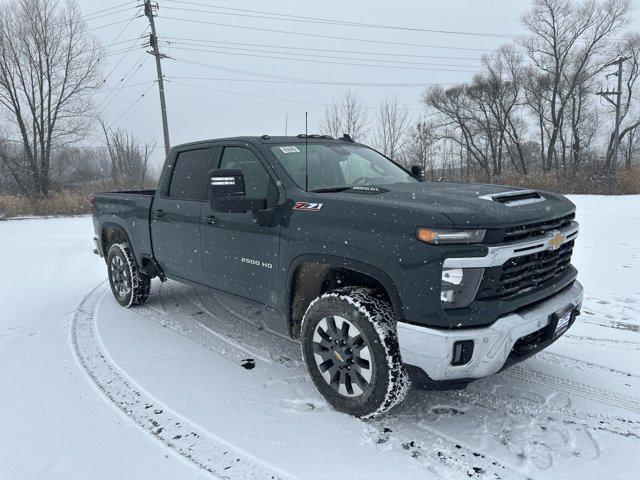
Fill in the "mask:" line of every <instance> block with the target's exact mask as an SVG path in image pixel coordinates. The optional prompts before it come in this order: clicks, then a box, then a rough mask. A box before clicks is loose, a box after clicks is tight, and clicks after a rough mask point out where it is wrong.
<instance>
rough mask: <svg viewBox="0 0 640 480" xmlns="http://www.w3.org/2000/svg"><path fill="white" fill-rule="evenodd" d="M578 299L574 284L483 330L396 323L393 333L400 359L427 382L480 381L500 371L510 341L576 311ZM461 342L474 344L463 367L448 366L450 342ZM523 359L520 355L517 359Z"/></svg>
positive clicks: (548, 341) (578, 286)
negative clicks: (556, 315)
mask: <svg viewBox="0 0 640 480" xmlns="http://www.w3.org/2000/svg"><path fill="white" fill-rule="evenodd" d="M582 295H583V288H582V285H581V284H580V283H579V282H578V281H577V280H576V281H574V282H573V284H572V285H571V286H570V287H567V288H566V289H564V290H562V291H561V292H558V293H557V294H555V295H553V296H551V297H549V298H547V299H545V300H543V301H541V302H539V303H537V304H535V305H533V306H531V307H526V308H524V309H522V310H519V311H518V312H514V313H510V314H508V315H505V316H503V317H500V318H498V320H496V321H495V322H494V323H493V324H492V325H491V326H489V327H484V328H474V329H465V330H441V329H435V328H428V327H422V326H419V325H412V324H409V323H404V322H399V323H398V325H397V331H398V342H399V344H400V353H401V355H402V360H403V362H404V363H405V364H407V365H412V366H414V367H417V368H419V369H421V370H423V371H424V372H425V373H426V374H427V375H428V376H429V379H431V380H433V381H447V380H472V379H476V378H482V377H486V376H488V375H491V374H493V373H496V372H498V371H500V370H501V369H502V368H503V367H505V365H506V364H507V363H508V360H509V357H510V355H511V354H512V351H513V350H514V345H515V344H516V342H517V341H518V340H519V339H522V338H523V337H527V336H528V335H531V334H533V333H535V332H538V331H541V330H543V329H545V327H547V326H548V325H549V324H550V322H551V321H552V315H553V314H554V313H556V312H559V311H561V310H563V309H565V308H567V307H569V306H572V307H573V308H575V309H577V310H579V309H580V306H581V304H582ZM555 339H556V338H549V339H544V340H543V341H541V342H540V345H541V347H540V348H538V349H534V350H533V351H532V350H531V349H529V351H530V352H532V353H535V352H537V351H539V350H541V349H542V348H544V347H546V346H547V345H550V344H551V343H553V341H554V340H555ZM464 340H472V341H473V342H474V348H473V355H472V356H471V359H470V360H469V362H468V363H466V364H465V365H452V360H453V354H454V353H453V350H454V348H453V346H454V343H456V342H459V341H464ZM536 345H537V344H536ZM524 358H526V356H522V357H521V358H519V359H518V360H523V359H524ZM512 363H515V362H513V361H510V362H509V365H510V364H512ZM507 366H508V365H507Z"/></svg>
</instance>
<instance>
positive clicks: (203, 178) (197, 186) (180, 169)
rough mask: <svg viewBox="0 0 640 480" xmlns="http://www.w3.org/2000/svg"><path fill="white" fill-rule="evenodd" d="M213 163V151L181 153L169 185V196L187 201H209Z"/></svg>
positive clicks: (201, 150)
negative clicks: (209, 175)
mask: <svg viewBox="0 0 640 480" xmlns="http://www.w3.org/2000/svg"><path fill="white" fill-rule="evenodd" d="M212 161H213V149H212V148H201V149H198V150H188V151H186V152H180V153H179V154H178V157H177V158H176V162H175V165H174V167H173V175H172V176H171V184H170V185H169V196H170V197H175V198H182V199H186V200H206V199H207V185H208V182H207V179H208V174H209V170H211V167H212V165H211V164H212Z"/></svg>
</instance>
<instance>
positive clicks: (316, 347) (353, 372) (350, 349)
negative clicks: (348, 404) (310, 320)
mask: <svg viewBox="0 0 640 480" xmlns="http://www.w3.org/2000/svg"><path fill="white" fill-rule="evenodd" d="M313 356H314V359H315V361H316V365H317V367H318V369H319V370H320V373H321V374H322V377H323V378H324V380H325V381H326V382H327V384H328V385H329V386H330V387H331V388H332V389H333V390H335V391H336V392H338V393H339V394H340V395H344V396H346V397H357V396H359V395H362V394H363V393H364V392H365V390H366V389H367V387H368V386H369V384H370V382H371V377H372V375H373V371H372V367H373V365H372V362H371V353H370V351H369V346H368V345H367V343H366V342H365V339H364V337H363V336H362V334H361V332H360V330H359V329H358V328H357V327H356V326H355V325H354V324H353V323H351V322H350V321H349V320H347V319H346V318H343V317H340V316H336V315H333V316H329V317H325V318H323V319H322V320H320V321H319V322H318V325H316V328H315V330H314V332H313Z"/></svg>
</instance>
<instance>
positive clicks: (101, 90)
mask: <svg viewBox="0 0 640 480" xmlns="http://www.w3.org/2000/svg"><path fill="white" fill-rule="evenodd" d="M154 82H155V80H147V81H146V82H139V83H132V84H131V85H118V86H117V87H113V88H102V89H100V91H99V92H98V94H101V93H108V92H113V91H115V90H120V89H123V88H133V87H139V86H141V85H149V84H150V83H154Z"/></svg>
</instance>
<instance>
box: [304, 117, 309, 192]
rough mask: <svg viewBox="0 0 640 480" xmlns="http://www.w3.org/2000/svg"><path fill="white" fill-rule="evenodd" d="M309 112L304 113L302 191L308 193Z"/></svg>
mask: <svg viewBox="0 0 640 480" xmlns="http://www.w3.org/2000/svg"><path fill="white" fill-rule="evenodd" d="M308 146H309V112H306V111H305V112H304V189H305V190H306V191H307V192H308V191H309V152H308V150H309V147H308Z"/></svg>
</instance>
